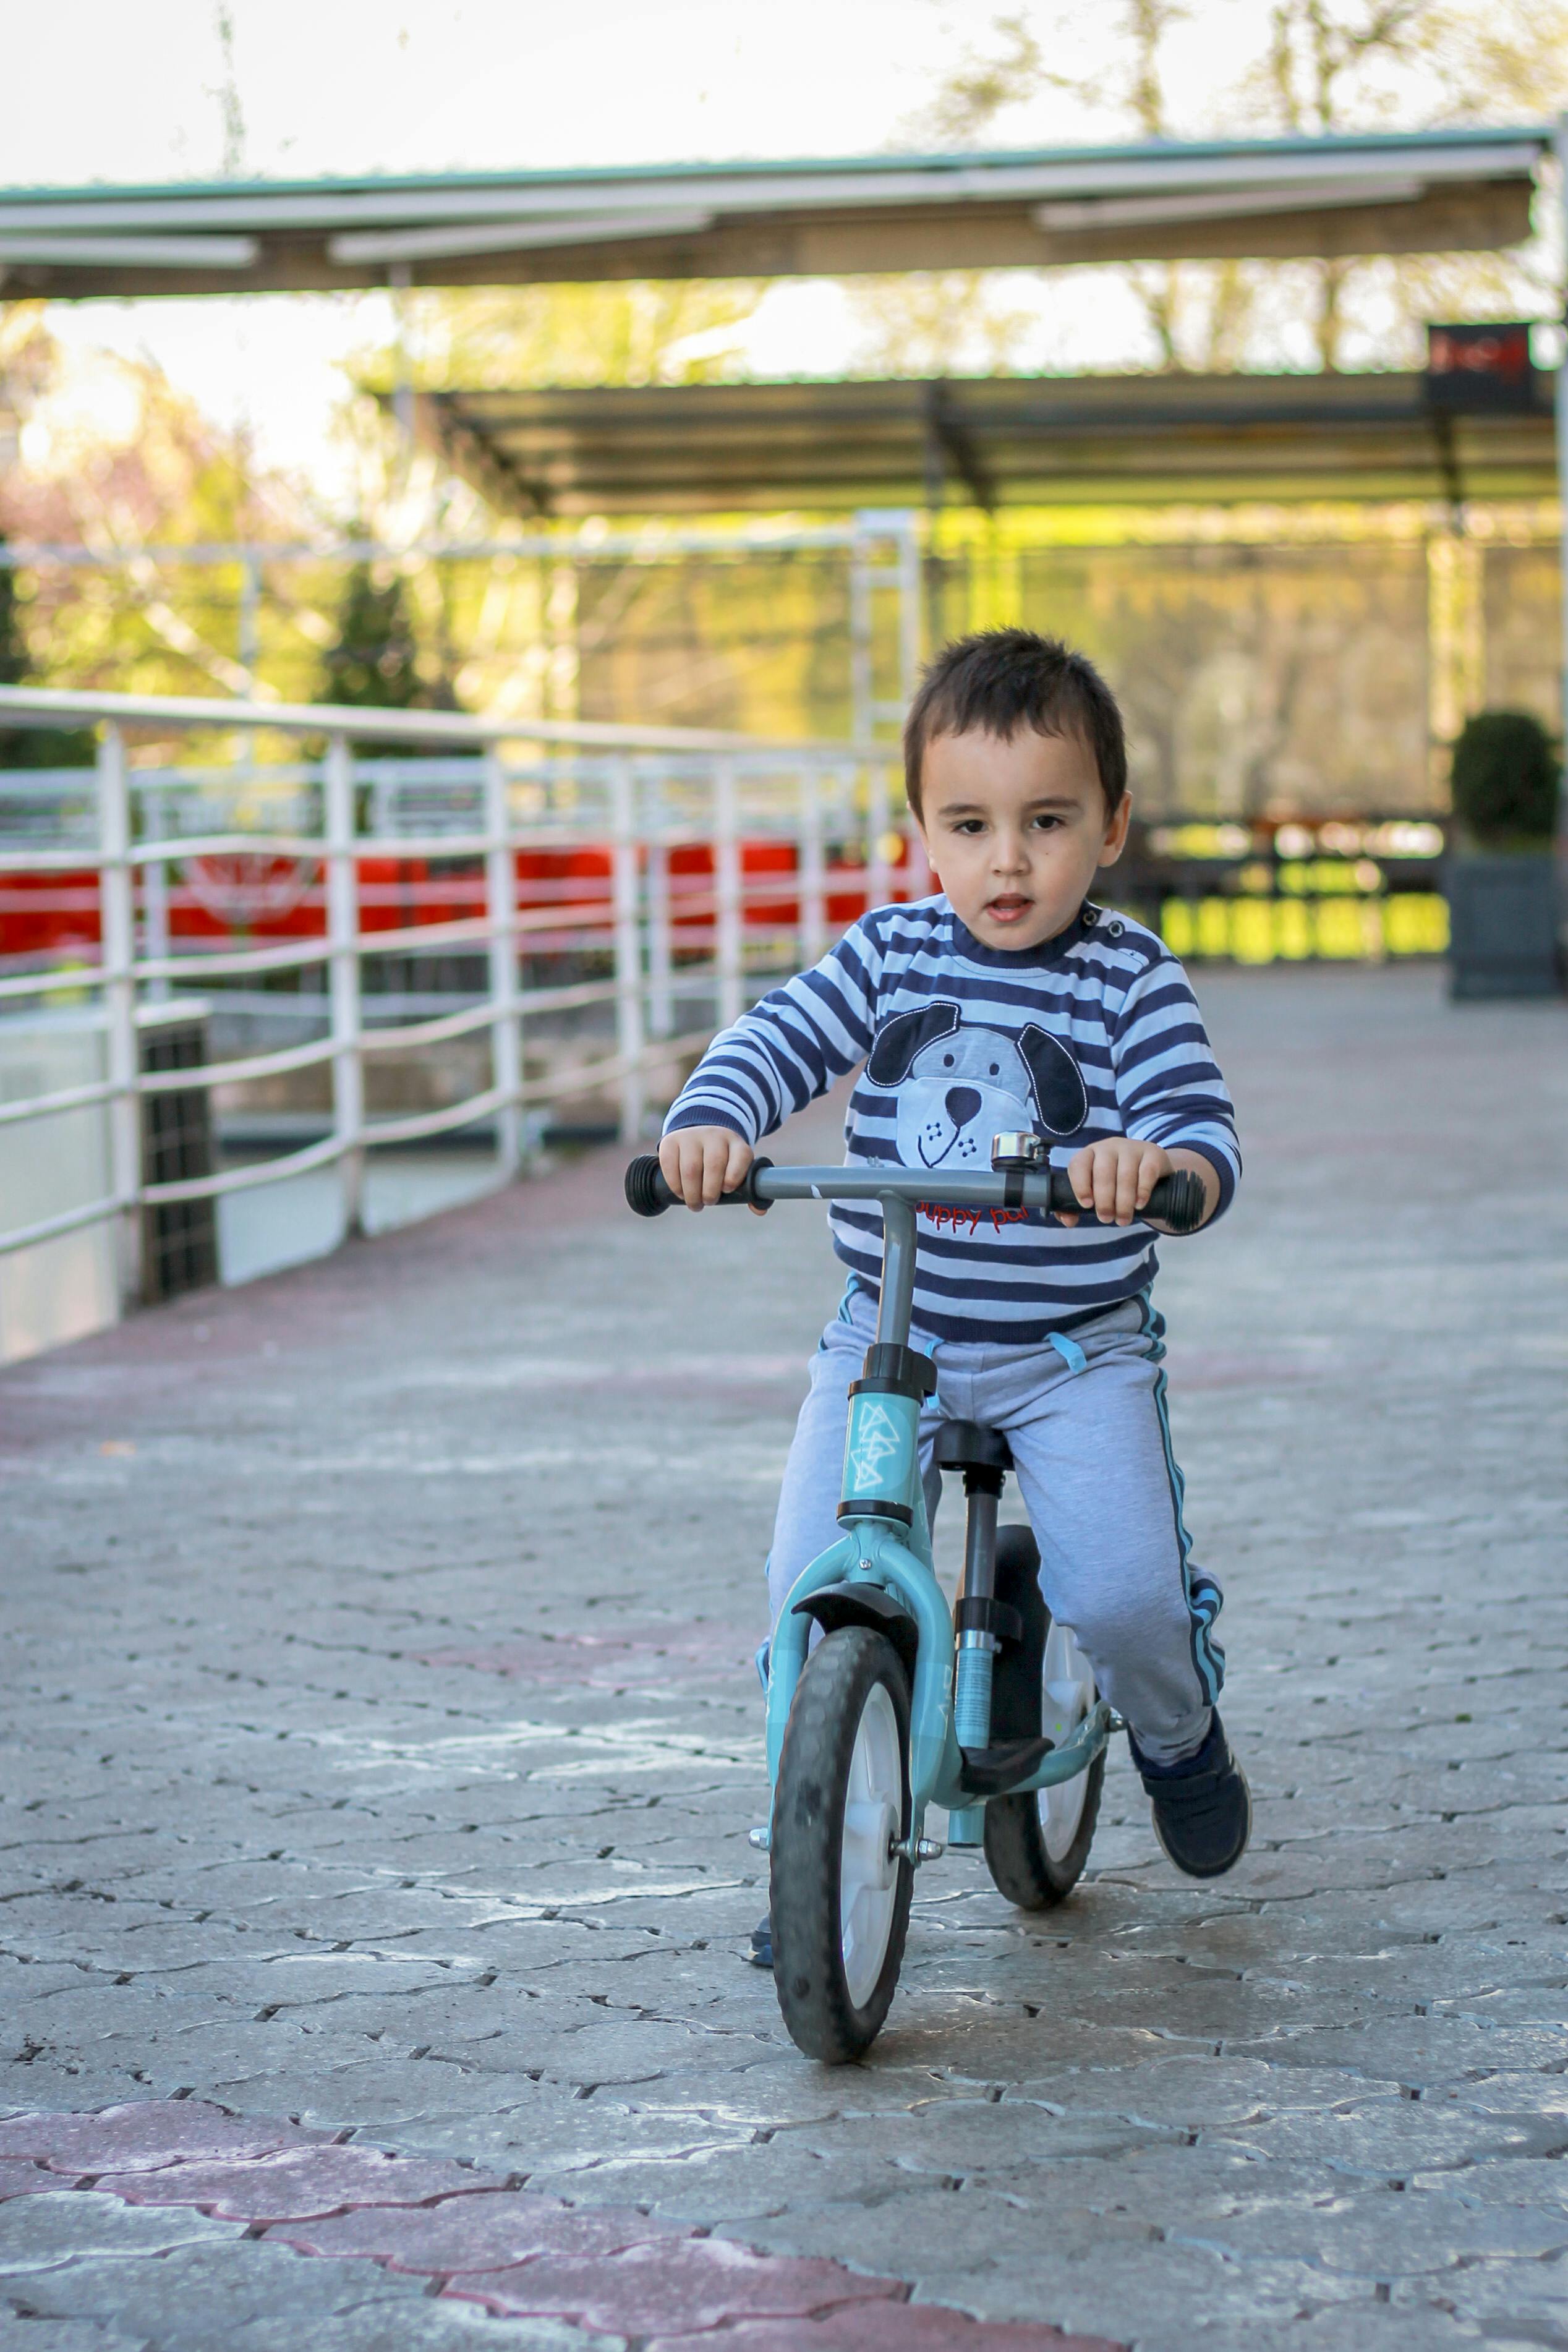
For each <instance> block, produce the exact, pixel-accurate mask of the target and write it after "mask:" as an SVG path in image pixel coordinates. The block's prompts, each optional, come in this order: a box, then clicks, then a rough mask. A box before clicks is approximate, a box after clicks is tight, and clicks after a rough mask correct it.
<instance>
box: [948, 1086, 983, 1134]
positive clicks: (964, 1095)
mask: <svg viewBox="0 0 1568 2352" xmlns="http://www.w3.org/2000/svg"><path fill="white" fill-rule="evenodd" d="M979 1108H980V1097H979V1096H978V1095H977V1094H976V1093H975V1091H974V1088H973V1087H949V1088H948V1090H947V1115H948V1117H949V1118H950V1119H952V1123H953V1125H954V1127H967V1126H968V1125H969V1122H970V1120H971V1119H972V1118H973V1117H974V1114H975V1112H976V1111H977V1110H978V1109H979Z"/></svg>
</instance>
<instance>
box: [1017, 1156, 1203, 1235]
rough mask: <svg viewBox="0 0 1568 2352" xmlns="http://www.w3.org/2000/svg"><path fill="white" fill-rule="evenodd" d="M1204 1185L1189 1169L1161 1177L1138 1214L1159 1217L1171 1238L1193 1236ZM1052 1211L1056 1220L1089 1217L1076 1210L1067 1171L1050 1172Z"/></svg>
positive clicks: (1089, 1212) (1200, 1215)
mask: <svg viewBox="0 0 1568 2352" xmlns="http://www.w3.org/2000/svg"><path fill="white" fill-rule="evenodd" d="M1204 1206H1205V1201H1204V1183H1203V1178H1202V1177H1201V1176H1194V1174H1193V1172H1192V1171H1191V1170H1190V1169H1187V1168H1178V1169H1176V1170H1175V1171H1173V1173H1172V1174H1171V1175H1169V1176H1162V1177H1161V1179H1160V1181H1159V1182H1158V1183H1157V1184H1156V1185H1155V1187H1154V1189H1153V1191H1152V1192H1151V1193H1150V1195H1149V1198H1148V1200H1147V1202H1145V1204H1144V1206H1143V1208H1142V1210H1141V1211H1140V1212H1139V1213H1140V1215H1142V1216H1145V1217H1158V1218H1159V1220H1160V1222H1161V1223H1162V1224H1165V1225H1169V1226H1170V1228H1171V1231H1172V1232H1173V1234H1195V1233H1196V1232H1197V1229H1198V1227H1199V1226H1200V1225H1201V1224H1202V1223H1203V1221H1204ZM1051 1207H1052V1210H1053V1211H1054V1212H1055V1213H1056V1214H1057V1215H1058V1216H1061V1215H1062V1214H1063V1213H1064V1212H1065V1213H1066V1214H1067V1215H1068V1216H1069V1217H1070V1216H1073V1215H1078V1216H1081V1217H1086V1216H1092V1215H1093V1211H1092V1210H1090V1209H1081V1208H1079V1200H1078V1195H1077V1193H1076V1192H1074V1191H1073V1189H1072V1186H1071V1185H1070V1184H1069V1183H1068V1176H1067V1170H1066V1169H1065V1168H1054V1169H1053V1170H1052V1171H1051Z"/></svg>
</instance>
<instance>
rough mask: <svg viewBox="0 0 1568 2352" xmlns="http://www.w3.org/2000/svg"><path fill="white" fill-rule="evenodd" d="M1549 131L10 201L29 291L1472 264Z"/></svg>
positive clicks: (1507, 241)
mask: <svg viewBox="0 0 1568 2352" xmlns="http://www.w3.org/2000/svg"><path fill="white" fill-rule="evenodd" d="M1549 143H1550V134H1549V133H1548V132H1547V131H1543V130H1536V129H1531V128H1526V129H1521V130H1517V131H1428V132H1420V133H1409V134H1369V135H1367V136H1364V137H1351V138H1325V139H1286V140H1254V141H1230V142H1224V141H1220V142H1156V143H1152V144H1145V145H1142V146H1134V147H1127V148H1099V149H1076V150H1075V149H1061V150H1052V151H1039V152H1007V153H996V154H955V155H934V156H903V155H881V156H864V157H858V158H850V159H847V160H837V161H825V162H822V163H815V162H798V163H759V164H755V165H744V164H682V165H674V166H657V167H649V168H647V169H616V170H595V171H586V172H542V173H528V172H517V173H476V174H471V175H467V176H463V177H451V176H447V177H438V176H432V177H429V178H401V179H364V180H348V181H321V182H315V183H292V184H289V183H279V184H267V183H257V184H250V185H235V184H220V185H216V186H209V187H184V188H182V187H164V188H118V189H114V188H101V189H100V188H72V189H40V188H26V189H0V268H4V269H5V273H6V276H7V280H8V285H9V288H10V290H12V291H14V292H16V293H20V294H23V295H39V296H46V297H61V298H66V299H71V298H77V297H94V296H115V297H121V298H123V297H126V296H132V295H137V294H153V293H160V292H162V293H174V292H178V293H209V292H210V293H229V292H244V291H253V292H258V293H261V292H280V291H288V290H295V289H298V290H301V291H303V290H310V289H331V288H339V287H342V288H352V287H363V286H375V285H381V284H384V282H385V277H386V273H387V271H388V270H389V269H395V268H401V269H407V270H408V271H409V272H410V273H411V282H414V283H416V284H425V285H513V284H529V283H535V282H552V281H554V282H562V281H577V282H583V281H585V280H590V279H615V278H623V279H624V278H756V277H818V276H823V277H847V276H853V275H856V274H858V273H861V272H865V271H893V270H903V269H942V268H1055V267H1059V266H1064V265H1067V264H1071V263H1079V262H1107V261H1132V260H1164V259H1180V258H1194V259H1195V258H1203V257H1213V258H1222V257H1258V258H1270V257H1295V256H1302V255H1323V256H1334V257H1337V256H1347V255H1352V254H1363V253H1408V252H1433V253H1436V252H1465V251H1478V250H1487V249H1491V248H1494V247H1504V246H1508V245H1512V244H1516V243H1518V242H1520V241H1521V239H1522V238H1524V237H1525V236H1527V235H1528V234H1529V231H1530V217H1531V198H1532V194H1533V189H1534V176H1535V173H1536V169H1537V166H1538V164H1539V163H1540V161H1541V159H1542V154H1543V153H1544V152H1545V150H1546V148H1547V146H1548V145H1549Z"/></svg>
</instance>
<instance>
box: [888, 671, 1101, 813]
mask: <svg viewBox="0 0 1568 2352" xmlns="http://www.w3.org/2000/svg"><path fill="white" fill-rule="evenodd" d="M1020 727H1032V728H1033V729H1034V730H1035V732H1036V734H1037V735H1077V736H1078V737H1079V739H1080V740H1081V741H1082V742H1083V743H1084V744H1085V745H1086V746H1087V747H1088V749H1089V751H1092V752H1093V754H1094V760H1095V765H1096V766H1097V767H1098V769H1099V770H1100V790H1101V792H1103V793H1104V794H1105V808H1106V814H1107V815H1108V816H1114V814H1116V811H1117V809H1118V807H1119V806H1120V805H1121V798H1122V795H1123V793H1125V792H1126V790H1127V738H1126V736H1125V734H1124V732H1123V730H1122V725H1121V711H1120V710H1119V709H1117V706H1116V697H1115V696H1114V695H1113V694H1112V693H1111V691H1110V688H1109V687H1108V686H1107V684H1106V683H1105V680H1104V679H1103V678H1102V677H1101V676H1100V672H1099V671H1098V670H1097V669H1096V668H1095V666H1094V664H1093V663H1092V662H1091V661H1090V660H1089V658H1088V656H1086V655H1083V654H1079V653H1074V652H1073V651H1072V649H1071V647H1070V646H1065V645H1063V643H1062V641H1061V639H1060V638H1059V637H1041V636H1037V635H1036V634H1035V632H1034V630H1033V629H982V630H980V631H979V632H978V633H977V634H976V635H973V636H972V637H960V638H958V639H957V641H956V642H955V643H954V644H952V645H951V646H943V647H942V651H941V653H939V654H938V656H937V657H936V659H935V660H934V661H933V662H931V664H930V665H929V667H927V669H926V672H925V675H924V677H922V678H921V686H920V691H919V692H918V693H917V695H916V696H915V698H914V700H913V702H912V703H911V704H910V715H909V717H908V719H905V721H904V790H905V792H906V793H908V795H909V803H910V808H912V809H913V811H914V813H915V814H916V816H923V814H924V811H923V809H922V808H921V768H922V766H923V764H924V761H925V751H926V745H927V744H928V743H929V742H931V740H932V739H933V738H934V737H935V736H938V735H968V734H972V733H984V734H987V735H999V736H1000V737H1001V738H1002V740H1003V741H1004V742H1005V743H1010V742H1011V741H1012V740H1013V738H1014V736H1015V735H1016V733H1017V732H1018V730H1019V728H1020Z"/></svg>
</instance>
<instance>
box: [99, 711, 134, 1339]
mask: <svg viewBox="0 0 1568 2352" xmlns="http://www.w3.org/2000/svg"><path fill="white" fill-rule="evenodd" d="M98 905H99V928H100V954H101V957H102V966H101V969H102V974H103V1024H104V1046H105V1054H104V1059H105V1072H104V1075H105V1076H106V1077H107V1079H108V1081H109V1084H110V1086H111V1087H113V1088H114V1092H113V1094H112V1096H111V1097H110V1104H109V1164H110V1184H111V1187H112V1189H113V1192H114V1197H115V1199H116V1200H117V1201H118V1202H119V1203H120V1217H119V1221H118V1222H119V1242H120V1247H119V1259H120V1266H119V1272H120V1300H121V1307H131V1306H134V1304H135V1303H136V1301H137V1299H138V1298H139V1297H140V1296H141V1291H142V1097H141V1094H140V1092H139V1091H138V1087H137V1079H138V1077H139V1076H140V1062H141V1055H140V1051H139V1047H138V1043H137V1034H136V929H135V895H134V885H133V881H132V865H131V793H130V788H129V786H128V784H127V782H126V776H125V739H124V737H123V736H122V735H121V731H120V730H119V728H118V727H116V726H113V725H109V726H106V727H105V728H104V730H103V738H102V740H101V741H100V744H99V747H98Z"/></svg>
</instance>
